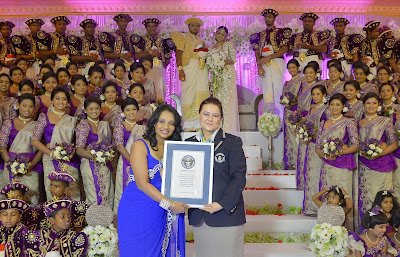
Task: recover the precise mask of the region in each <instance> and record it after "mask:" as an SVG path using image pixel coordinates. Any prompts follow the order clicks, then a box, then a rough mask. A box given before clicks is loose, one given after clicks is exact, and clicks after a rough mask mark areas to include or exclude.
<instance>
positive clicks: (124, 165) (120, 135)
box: [113, 121, 146, 213]
mask: <svg viewBox="0 0 400 257" xmlns="http://www.w3.org/2000/svg"><path fill="white" fill-rule="evenodd" d="M145 130H146V126H143V125H135V126H134V127H133V129H132V131H129V130H127V129H126V128H125V126H124V124H123V123H122V121H121V122H118V123H116V124H115V127H114V130H113V144H114V146H115V147H117V146H118V145H123V146H124V147H125V149H126V150H127V151H128V153H130V152H131V147H132V144H133V142H135V141H136V140H137V139H140V138H142V135H143V134H144V132H145ZM130 170H131V163H130V161H129V160H127V159H125V158H124V157H123V156H122V154H121V155H120V156H119V160H118V166H117V175H116V182H115V199H114V213H117V212H118V205H119V202H120V200H121V196H122V193H123V191H124V190H125V188H126V186H127V185H128V184H129V174H130Z"/></svg>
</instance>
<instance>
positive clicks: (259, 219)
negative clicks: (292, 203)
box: [185, 214, 317, 235]
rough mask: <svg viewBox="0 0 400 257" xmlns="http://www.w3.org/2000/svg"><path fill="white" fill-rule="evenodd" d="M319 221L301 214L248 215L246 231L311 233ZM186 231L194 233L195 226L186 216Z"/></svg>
mask: <svg viewBox="0 0 400 257" xmlns="http://www.w3.org/2000/svg"><path fill="white" fill-rule="evenodd" d="M316 223H317V218H316V217H308V216H305V215H300V214H286V215H282V216H279V215H246V224H245V225H244V232H245V233H257V232H259V233H291V232H292V233H310V231H311V229H312V228H313V227H314V226H315V224H316ZM185 233H186V235H187V234H189V233H193V227H192V226H190V225H189V221H188V218H187V216H186V217H185Z"/></svg>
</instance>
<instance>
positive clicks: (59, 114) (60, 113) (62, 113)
mask: <svg viewBox="0 0 400 257" xmlns="http://www.w3.org/2000/svg"><path fill="white" fill-rule="evenodd" d="M53 112H54V113H55V114H57V115H58V117H60V118H61V117H62V116H63V115H64V114H65V112H57V111H56V110H53Z"/></svg>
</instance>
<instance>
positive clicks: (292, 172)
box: [247, 170, 296, 175]
mask: <svg viewBox="0 0 400 257" xmlns="http://www.w3.org/2000/svg"><path fill="white" fill-rule="evenodd" d="M257 174H260V175H264V174H269V175H296V170H257V171H248V172H247V175H257Z"/></svg>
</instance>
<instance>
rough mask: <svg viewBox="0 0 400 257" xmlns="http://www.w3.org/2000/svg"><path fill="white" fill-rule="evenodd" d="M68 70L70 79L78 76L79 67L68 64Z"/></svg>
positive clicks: (71, 63) (72, 63) (74, 64)
mask: <svg viewBox="0 0 400 257" xmlns="http://www.w3.org/2000/svg"><path fill="white" fill-rule="evenodd" d="M67 70H68V72H69V75H70V78H71V79H72V77H73V76H75V75H78V66H77V65H76V63H74V62H69V63H68V64H67Z"/></svg>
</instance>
